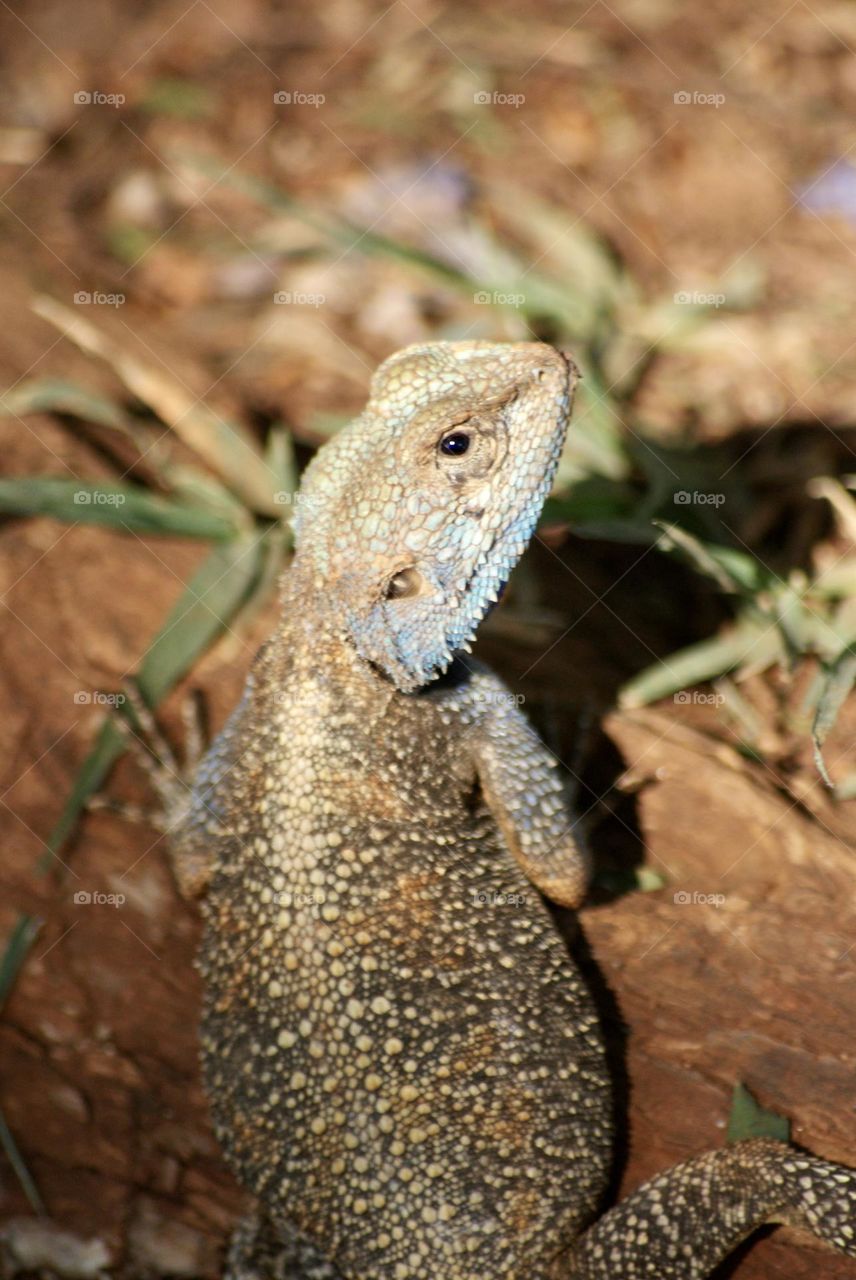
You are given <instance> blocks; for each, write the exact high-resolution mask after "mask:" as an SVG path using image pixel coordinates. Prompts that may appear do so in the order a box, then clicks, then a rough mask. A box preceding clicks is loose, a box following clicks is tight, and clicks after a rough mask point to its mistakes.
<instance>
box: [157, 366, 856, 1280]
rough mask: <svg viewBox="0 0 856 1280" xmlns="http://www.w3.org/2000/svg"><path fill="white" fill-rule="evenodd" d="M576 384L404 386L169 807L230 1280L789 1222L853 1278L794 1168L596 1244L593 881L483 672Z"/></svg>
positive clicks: (601, 1133)
mask: <svg viewBox="0 0 856 1280" xmlns="http://www.w3.org/2000/svg"><path fill="white" fill-rule="evenodd" d="M577 381H578V371H577V369H576V367H575V365H574V363H573V361H572V359H571V358H570V357H569V356H566V355H565V354H563V353H561V352H559V351H557V350H555V349H554V348H552V347H550V346H548V345H545V344H542V343H537V342H520V343H491V342H485V341H460V342H436V343H425V344H421V345H417V346H411V347H408V348H406V349H405V350H403V351H400V352H398V353H397V354H395V355H393V356H391V357H390V358H389V359H387V360H386V361H385V362H384V363H383V364H382V365H381V366H380V367H379V369H378V370H377V371H376V373H375V374H374V377H373V379H372V383H371V391H370V398H369V401H368V404H367V406H366V408H365V410H364V411H363V413H361V414H360V415H359V416H358V417H357V418H356V419H355V420H354V421H353V422H351V423H350V424H349V425H348V426H347V427H346V428H344V429H343V430H342V431H341V432H340V433H339V434H338V435H337V436H335V437H334V438H333V439H332V440H331V441H330V442H328V443H327V444H325V445H324V446H323V447H322V448H321V449H320V450H319V451H318V453H317V454H316V455H315V457H314V458H313V460H312V461H311V463H310V464H309V466H308V468H307V469H306V472H305V474H304V477H303V482H302V485H301V489H300V493H299V495H298V502H297V506H296V516H295V519H294V556H293V559H292V561H291V563H290V565H289V567H288V569H287V570H286V572H285V574H284V581H283V584H282V594H281V611H280V620H279V622H278V625H277V627H276V629H275V631H274V634H273V635H272V637H271V638H270V639H269V640H268V642H267V643H266V644H265V645H264V646H263V647H262V649H261V651H260V652H259V654H258V655H257V657H256V659H255V661H254V663H253V666H252V668H251V671H250V674H249V676H248V679H247V684H246V687H245V691H244V694H243V697H242V698H241V701H240V702H239V704H238V706H237V707H236V709H235V710H234V712H233V713H232V715H231V717H230V718H229V720H228V721H227V723H226V725H225V727H224V728H223V730H222V731H221V733H220V735H219V737H218V738H217V739H216V740H215V741H214V743H213V745H212V746H211V748H210V750H209V752H208V754H207V755H206V756H205V758H204V759H203V761H202V763H201V765H200V767H199V770H198V773H197V776H196V781H195V784H194V786H193V789H192V793H191V794H190V797H189V800H188V799H187V798H186V795H185V796H179V797H178V798H176V795H175V791H173V792H172V793H171V794H172V797H173V800H172V803H173V804H174V809H175V811H174V814H173V819H174V820H173V822H172V823H171V825H172V827H173V837H172V855H173V861H174V867H175V872H176V877H177V879H178V882H179V886H180V887H181V889H182V890H183V892H185V893H186V894H187V895H189V896H196V897H199V898H201V899H202V902H203V914H204V921H205V924H204V932H203V940H202V943H201V950H200V957H199V961H198V963H199V966H200V968H201V972H202V975H203V979H204V997H203V1013H202V1031H201V1043H202V1062H203V1076H204V1081H205V1085H206V1090H207V1094H208V1098H209V1101H210V1107H211V1112H212V1116H213V1121H214V1126H215V1129H216V1132H217V1135H218V1138H219V1140H220V1142H221V1144H222V1146H223V1149H224V1151H225V1153H226V1156H227V1159H228V1161H229V1163H230V1164H231V1166H232V1168H233V1169H234V1171H235V1172H236V1174H237V1176H238V1178H239V1180H240V1182H241V1183H242V1185H243V1186H244V1187H245V1188H246V1190H247V1191H248V1192H249V1193H250V1194H251V1195H252V1197H253V1205H254V1207H253V1208H252V1210H251V1211H250V1212H249V1213H248V1214H247V1216H246V1217H245V1218H244V1219H243V1220H242V1221H241V1223H240V1224H239V1226H238V1228H237V1229H236V1231H235V1233H234V1236H233V1238H232V1242H231V1245H230V1247H229V1252H228V1258H227V1262H226V1270H225V1273H224V1274H225V1275H226V1276H227V1277H228V1280H273V1278H274V1277H278V1278H279V1280H422V1278H425V1280H427V1278H429V1277H430V1278H431V1280H524V1277H525V1278H526V1280H565V1278H567V1280H571V1277H573V1278H574V1280H619V1278H621V1280H635V1278H636V1277H660V1278H661V1280H693V1278H700V1277H704V1276H707V1275H708V1274H709V1273H710V1271H711V1270H712V1269H713V1268H714V1267H715V1266H716V1265H717V1264H718V1263H719V1262H720V1261H721V1260H722V1259H723V1258H724V1257H726V1256H727V1255H728V1253H729V1252H731V1251H732V1250H733V1249H734V1248H735V1247H736V1246H737V1245H738V1244H739V1243H740V1242H741V1241H742V1240H744V1239H745V1238H746V1237H747V1236H748V1235H750V1234H751V1233H752V1232H753V1231H754V1230H755V1229H756V1228H757V1227H759V1226H761V1225H763V1224H765V1223H769V1222H785V1223H789V1224H791V1225H796V1226H798V1227H803V1228H806V1229H807V1230H809V1231H811V1232H813V1233H814V1234H815V1235H816V1236H817V1237H819V1238H820V1239H821V1240H823V1241H825V1242H826V1243H827V1244H828V1245H830V1246H832V1247H833V1248H835V1249H837V1250H838V1251H840V1252H842V1253H844V1254H846V1255H848V1256H850V1257H856V1173H854V1171H852V1170H850V1169H847V1168H845V1167H844V1166H841V1165H836V1164H832V1163H830V1162H827V1161H824V1160H822V1159H819V1158H817V1157H814V1156H811V1155H808V1154H803V1153H802V1152H801V1151H799V1150H797V1149H794V1148H792V1147H790V1146H789V1145H787V1144H785V1143H780V1142H778V1141H775V1140H772V1139H764V1138H760V1139H751V1140H748V1141H743V1142H738V1143H735V1144H732V1145H730V1146H728V1147H726V1148H724V1149H722V1150H717V1151H713V1152H709V1153H706V1154H703V1155H701V1156H697V1157H694V1158H691V1159H689V1160H687V1161H685V1162H684V1163H682V1164H679V1165H677V1166H675V1167H674V1168H672V1169H670V1170H668V1171H666V1172H665V1173H663V1174H661V1175H659V1176H657V1177H655V1178H654V1179H653V1180H651V1181H649V1182H647V1183H645V1184H643V1185H642V1186H641V1187H639V1188H638V1189H637V1190H636V1191H634V1192H633V1193H632V1194H631V1195H630V1196H629V1197H627V1198H626V1199H625V1200H624V1201H623V1202H621V1203H619V1204H618V1205H616V1206H614V1207H612V1208H609V1209H607V1211H606V1212H605V1213H602V1214H600V1216H599V1211H600V1210H601V1208H602V1202H603V1198H604V1194H605V1189H606V1187H607V1185H608V1181H609V1176H610V1168H611V1163H612V1150H613V1143H614V1137H615V1135H614V1132H613V1127H614V1122H613V1109H612V1101H611V1088H610V1081H609V1072H608V1069H607V1061H606V1054H605V1047H604V1041H603V1036H602V1032H601V1029H600V1026H599V1022H598V1016H597V1012H596V1009H595V1006H594V1004H593V1001H592V998H591V996H590V994H589V992H588V989H587V987H586V985H585V983H584V981H583V979H582V977H581V975H580V973H579V972H578V970H577V968H576V966H575V964H574V962H573V960H572V959H571V957H570V954H569V952H568V949H567V947H566V944H565V942H564V941H563V939H562V937H561V935H560V934H559V932H558V930H557V928H556V925H555V923H554V920H553V917H552V915H551V913H550V911H549V909H548V907H547V905H546V902H547V901H551V902H554V903H558V904H560V905H561V906H564V907H567V908H577V907H579V905H580V904H581V902H582V901H583V897H584V894H585V891H586V883H587V874H588V873H587V865H586V857H585V855H584V853H583V852H582V849H581V841H579V840H578V839H577V837H576V834H575V827H574V822H573V820H572V818H571V816H570V814H569V812H568V809H567V807H566V802H565V797H564V791H563V784H562V779H561V776H560V772H559V770H558V769H557V767H556V760H555V758H554V757H553V756H552V754H551V753H550V752H549V751H548V750H547V749H546V747H545V746H544V745H543V744H542V743H541V741H540V740H539V738H538V737H537V736H536V734H535V732H534V731H533V729H532V728H531V727H530V725H529V723H528V721H527V719H526V718H525V716H524V714H523V712H522V711H521V710H520V708H519V706H518V705H517V703H516V701H515V699H513V698H512V697H511V695H510V694H509V691H508V690H507V688H506V686H505V685H504V684H503V683H502V682H501V681H500V680H499V679H498V677H497V676H495V675H494V674H493V673H492V672H491V671H490V670H489V669H488V668H487V667H486V666H484V665H483V664H482V663H480V662H477V661H476V660H475V659H472V658H470V657H469V648H470V642H471V640H472V639H473V637H474V633H475V630H476V628H477V626H478V625H479V623H480V621H481V620H482V618H483V617H484V615H485V614H486V612H487V611H488V610H489V609H490V608H491V607H492V605H493V604H494V603H495V602H496V601H497V600H498V598H499V596H500V595H501V592H502V589H503V587H504V585H505V583H506V581H507V579H508V576H509V574H510V572H511V570H512V568H513V567H514V565H515V564H516V562H517V560H518V559H519V557H520V555H521V554H522V552H523V550H524V549H525V547H526V545H527V544H528V542H529V540H530V538H531V536H532V533H533V531H534V528H535V525H536V522H537V519H538V517H539V514H540V511H541V508H542V505H543V502H544V499H545V497H546V496H547V493H548V491H549V490H550V487H551V484H552V481H553V477H554V473H555V470H556V466H557V462H558V458H559V455H560V452H561V450H562V448H563V444H564V441H565V437H566V433H567V429H568V422H569V415H570V411H571V404H572V400H573V395H574V391H575V388H576V384H577ZM164 790H165V792H166V791H168V788H167V787H166V786H165V788H164ZM491 903H494V904H496V905H494V906H493V907H491V906H490V904H491ZM501 904H504V905H501ZM509 904H511V905H509Z"/></svg>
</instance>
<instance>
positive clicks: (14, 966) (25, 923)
mask: <svg viewBox="0 0 856 1280" xmlns="http://www.w3.org/2000/svg"><path fill="white" fill-rule="evenodd" d="M41 927H42V925H41V921H40V920H36V919H34V918H33V917H32V916H27V915H20V916H18V919H17V920H16V921H15V924H14V926H13V928H12V932H11V934H10V935H9V941H8V942H7V943H6V949H5V951H4V952H3V958H2V960H0V1010H2V1008H3V1006H4V1005H5V1003H6V999H7V997H8V995H9V992H10V991H11V990H12V987H13V986H14V984H15V979H16V978H17V976H18V974H19V973H20V971H21V968H22V966H23V964H24V961H25V960H26V958H27V953H28V952H29V950H30V947H31V946H32V945H33V942H34V941H35V939H36V937H37V936H38V933H39V930H40V929H41ZM0 1147H2V1149H3V1151H4V1153H5V1155H6V1159H7V1160H8V1161H9V1164H10V1165H11V1166H12V1168H13V1170H14V1171H15V1176H16V1177H17V1179H18V1181H19V1182H20V1184H21V1188H22V1190H23V1192H24V1195H25V1196H26V1197H27V1200H28V1201H29V1202H30V1205H31V1207H32V1209H33V1210H34V1211H35V1212H36V1213H38V1214H43V1213H44V1212H45V1206H44V1203H43V1201H42V1198H41V1196H40V1195H39V1190H38V1187H37V1186H36V1184H35V1181H34V1179H33V1176H32V1174H31V1173H30V1171H29V1169H28V1168H27V1166H26V1164H25V1163H24V1158H23V1156H22V1155H21V1153H20V1151H19V1150H18V1144H17V1143H16V1141H15V1139H14V1137H13V1135H12V1130H11V1129H10V1128H9V1125H8V1124H7V1123H6V1117H5V1116H4V1115H3V1112H2V1111H0Z"/></svg>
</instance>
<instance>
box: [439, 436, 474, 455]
mask: <svg viewBox="0 0 856 1280" xmlns="http://www.w3.org/2000/svg"><path fill="white" fill-rule="evenodd" d="M438 447H439V449H440V452H441V453H445V454H446V456H447V457H449V458H460V457H461V456H462V454H465V453H466V452H467V450H468V449H469V447H470V434H469V432H468V431H450V432H449V434H448V435H446V436H443V438H442V440H441V441H440V444H439V446H438Z"/></svg>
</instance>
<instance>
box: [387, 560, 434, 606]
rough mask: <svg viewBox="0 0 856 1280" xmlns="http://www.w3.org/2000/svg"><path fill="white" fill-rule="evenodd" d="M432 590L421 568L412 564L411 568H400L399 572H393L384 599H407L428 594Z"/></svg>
mask: <svg viewBox="0 0 856 1280" xmlns="http://www.w3.org/2000/svg"><path fill="white" fill-rule="evenodd" d="M430 590H431V587H430V585H429V583H428V582H426V580H425V578H424V577H423V576H422V574H421V573H420V572H419V570H418V569H414V568H413V567H412V566H411V567H410V568H409V569H400V570H399V571H398V573H396V574H393V576H392V577H391V578H390V580H389V582H388V583H387V584H386V590H385V591H384V599H386V600H405V599H407V598H408V597H409V596H424V595H427V594H428V592H429V591H430Z"/></svg>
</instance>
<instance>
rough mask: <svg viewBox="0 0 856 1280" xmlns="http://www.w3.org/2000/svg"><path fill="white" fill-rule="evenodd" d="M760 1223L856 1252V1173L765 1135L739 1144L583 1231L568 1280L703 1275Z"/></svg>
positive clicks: (696, 1278) (640, 1193)
mask: <svg viewBox="0 0 856 1280" xmlns="http://www.w3.org/2000/svg"><path fill="white" fill-rule="evenodd" d="M767 1223H787V1224H789V1225H790V1226H794V1227H801V1228H803V1229H805V1230H808V1231H810V1232H812V1233H813V1234H814V1235H815V1236H817V1237H818V1238H819V1239H821V1240H823V1241H824V1242H825V1243H826V1244H828V1245H830V1246H831V1247H832V1248H833V1249H836V1250H838V1252H839V1253H843V1254H846V1255H847V1256H848V1257H851V1258H856V1170H853V1169H847V1168H845V1167H844V1166H843V1165H838V1164H830V1163H829V1162H828V1161H826V1160H819V1159H817V1158H816V1157H814V1156H809V1155H803V1154H801V1153H800V1152H798V1151H795V1150H794V1149H793V1148H792V1147H788V1146H786V1145H785V1144H784V1143H781V1142H776V1141H774V1140H772V1139H768V1138H755V1139H751V1140H749V1141H746V1142H738V1143H735V1144H734V1145H733V1146H730V1147H726V1148H724V1149H723V1150H721V1151H712V1152H708V1153H706V1154H705V1155H702V1156H697V1157H695V1158H694V1159H692V1160H687V1161H686V1162H685V1163H683V1164H679V1165H675V1167H674V1168H672V1169H669V1170H668V1171H667V1172H666V1173H662V1174H660V1175H658V1176H657V1177H656V1178H652V1179H651V1181H650V1182H646V1183H644V1184H643V1185H642V1186H641V1187H639V1188H638V1189H637V1190H636V1191H635V1192H634V1193H633V1194H632V1195H631V1196H629V1197H628V1198H627V1199H626V1200H624V1201H622V1203H621V1204H619V1205H617V1206H616V1208H614V1209H612V1210H610V1211H609V1212H608V1213H607V1214H605V1215H604V1216H603V1217H602V1218H601V1219H600V1220H599V1221H598V1222H597V1223H596V1224H595V1225H594V1226H593V1227H592V1228H591V1229H590V1230H589V1231H588V1232H586V1234H585V1235H584V1236H583V1237H582V1239H581V1240H580V1242H579V1244H578V1245H577V1247H576V1249H575V1250H574V1252H573V1254H572V1255H571V1256H572V1258H573V1266H572V1267H571V1271H570V1275H572V1276H573V1280H615V1278H616V1277H618V1276H620V1277H621V1280H641V1278H642V1277H648V1280H652V1278H653V1277H658V1278H659V1280H703V1278H704V1277H706V1276H709V1274H710V1272H711V1271H712V1270H713V1268H714V1267H715V1266H717V1264H718V1263H720V1262H721V1261H722V1260H723V1259H724V1258H726V1257H727V1256H728V1255H729V1254H730V1253H731V1251H732V1250H733V1249H735V1248H736V1247H737V1245H738V1244H740V1243H741V1241H742V1240H744V1239H745V1238H746V1237H747V1236H749V1235H751V1233H752V1232H753V1231H755V1230H756V1229H757V1228H758V1227H761V1226H764V1225H765V1224H767Z"/></svg>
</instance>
